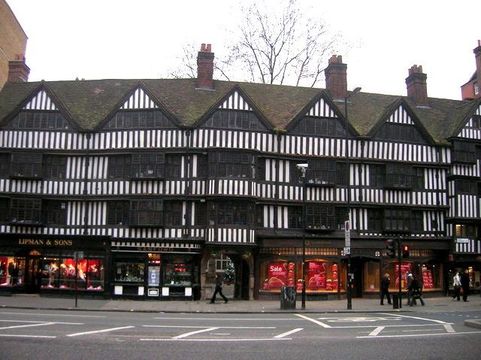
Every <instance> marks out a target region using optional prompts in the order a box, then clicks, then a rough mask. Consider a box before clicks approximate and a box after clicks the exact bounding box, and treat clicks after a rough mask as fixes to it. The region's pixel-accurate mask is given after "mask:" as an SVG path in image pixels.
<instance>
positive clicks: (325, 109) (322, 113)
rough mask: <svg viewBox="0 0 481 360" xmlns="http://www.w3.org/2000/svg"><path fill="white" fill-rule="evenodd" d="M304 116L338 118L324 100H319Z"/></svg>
mask: <svg viewBox="0 0 481 360" xmlns="http://www.w3.org/2000/svg"><path fill="white" fill-rule="evenodd" d="M305 116H314V117H329V118H337V117H338V116H337V115H336V113H335V112H334V110H333V109H332V107H331V106H330V105H329V104H328V103H327V102H326V101H325V100H324V98H322V97H321V98H319V100H318V101H317V102H316V103H315V104H314V105H313V106H312V107H311V108H310V109H309V110H308V111H307V113H306V115H305Z"/></svg>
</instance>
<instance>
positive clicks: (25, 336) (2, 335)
mask: <svg viewBox="0 0 481 360" xmlns="http://www.w3.org/2000/svg"><path fill="white" fill-rule="evenodd" d="M0 337H19V338H38V339H55V338H56V336H47V335H13V334H0Z"/></svg>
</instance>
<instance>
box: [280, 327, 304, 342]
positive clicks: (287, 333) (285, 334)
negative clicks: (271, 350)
mask: <svg viewBox="0 0 481 360" xmlns="http://www.w3.org/2000/svg"><path fill="white" fill-rule="evenodd" d="M302 330H304V328H297V329H292V330H291V331H287V332H285V333H282V334H279V335H276V336H274V338H275V339H280V338H283V337H286V336H289V335H291V334H295V333H296V332H299V331H302Z"/></svg>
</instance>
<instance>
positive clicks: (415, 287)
mask: <svg viewBox="0 0 481 360" xmlns="http://www.w3.org/2000/svg"><path fill="white" fill-rule="evenodd" d="M408 294H410V295H411V296H410V297H408V305H409V306H413V305H417V303H416V300H419V301H420V302H421V305H422V306H424V300H423V294H422V289H421V285H420V283H419V281H418V279H417V278H416V277H415V276H412V280H411V283H410V285H409V288H408Z"/></svg>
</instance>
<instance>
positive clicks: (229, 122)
mask: <svg viewBox="0 0 481 360" xmlns="http://www.w3.org/2000/svg"><path fill="white" fill-rule="evenodd" d="M204 127H207V128H214V129H229V130H252V131H266V127H265V126H264V125H263V124H262V122H261V121H260V120H259V119H258V118H257V116H256V114H255V113H253V112H252V111H245V110H225V109H218V110H216V111H215V112H214V113H213V114H212V116H211V117H210V118H209V119H208V120H207V121H206V122H205V124H204Z"/></svg>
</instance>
